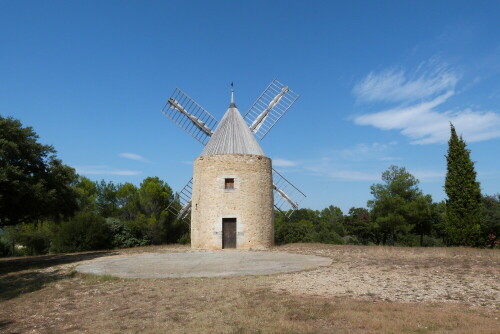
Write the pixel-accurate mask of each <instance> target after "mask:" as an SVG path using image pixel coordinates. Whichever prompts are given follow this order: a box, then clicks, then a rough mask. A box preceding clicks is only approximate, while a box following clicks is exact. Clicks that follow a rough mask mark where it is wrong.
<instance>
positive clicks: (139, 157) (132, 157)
mask: <svg viewBox="0 0 500 334" xmlns="http://www.w3.org/2000/svg"><path fill="white" fill-rule="evenodd" d="M118 156H120V157H122V158H125V159H130V160H136V161H143V162H149V160H147V159H146V158H144V157H143V156H142V155H139V154H135V153H120V154H118Z"/></svg>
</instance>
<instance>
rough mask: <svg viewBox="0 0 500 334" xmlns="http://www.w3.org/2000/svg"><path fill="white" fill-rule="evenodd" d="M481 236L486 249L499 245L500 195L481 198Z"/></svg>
mask: <svg viewBox="0 0 500 334" xmlns="http://www.w3.org/2000/svg"><path fill="white" fill-rule="evenodd" d="M481 234H482V236H483V239H484V244H485V245H487V246H488V247H491V248H493V247H495V245H497V244H499V243H500V194H496V195H490V196H483V216H482V218H481Z"/></svg>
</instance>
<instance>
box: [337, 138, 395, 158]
mask: <svg viewBox="0 0 500 334" xmlns="http://www.w3.org/2000/svg"><path fill="white" fill-rule="evenodd" d="M395 145H397V142H394V141H393V142H390V143H387V144H384V143H378V142H374V143H369V144H367V143H361V144H357V145H355V146H353V147H349V148H345V149H342V150H334V151H333V154H334V156H335V158H336V159H337V160H347V161H365V160H384V157H385V156H386V154H387V153H388V152H389V151H390V150H391V149H392V147H393V146H395ZM393 159H394V160H398V159H399V158H393Z"/></svg>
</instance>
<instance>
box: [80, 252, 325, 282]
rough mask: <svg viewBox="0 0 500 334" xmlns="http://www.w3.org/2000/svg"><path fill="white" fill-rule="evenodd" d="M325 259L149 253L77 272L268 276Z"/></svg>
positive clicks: (143, 275)
mask: <svg viewBox="0 0 500 334" xmlns="http://www.w3.org/2000/svg"><path fill="white" fill-rule="evenodd" d="M331 262H332V260H331V259H329V258H326V257H320V256H313V255H300V254H291V253H277V252H248V251H247V252H240V251H217V252H188V253H151V254H142V255H133V256H128V257H120V258H109V259H103V260H100V261H95V262H91V263H87V264H82V265H79V266H78V267H76V270H77V271H80V272H83V273H91V274H96V275H112V276H118V277H125V278H162V277H216V276H243V275H269V274H275V273H284V272H291V271H300V270H305V269H312V268H316V267H319V266H326V265H329V264H331Z"/></svg>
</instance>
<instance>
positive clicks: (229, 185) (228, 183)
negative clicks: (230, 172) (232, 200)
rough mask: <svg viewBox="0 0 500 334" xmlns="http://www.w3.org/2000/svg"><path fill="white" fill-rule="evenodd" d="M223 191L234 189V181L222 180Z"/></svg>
mask: <svg viewBox="0 0 500 334" xmlns="http://www.w3.org/2000/svg"><path fill="white" fill-rule="evenodd" d="M224 189H228V190H233V189H234V179H224Z"/></svg>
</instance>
